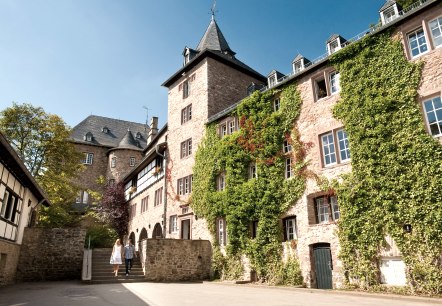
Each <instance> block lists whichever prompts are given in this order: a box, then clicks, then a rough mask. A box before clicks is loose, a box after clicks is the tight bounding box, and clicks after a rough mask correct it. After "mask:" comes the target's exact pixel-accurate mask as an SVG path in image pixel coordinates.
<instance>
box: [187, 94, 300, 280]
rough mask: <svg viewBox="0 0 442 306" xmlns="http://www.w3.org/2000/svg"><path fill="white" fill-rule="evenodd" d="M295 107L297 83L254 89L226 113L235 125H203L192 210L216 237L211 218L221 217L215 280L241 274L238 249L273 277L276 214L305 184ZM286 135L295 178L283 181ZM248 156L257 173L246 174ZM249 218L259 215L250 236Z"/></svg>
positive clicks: (277, 258) (277, 251)
mask: <svg viewBox="0 0 442 306" xmlns="http://www.w3.org/2000/svg"><path fill="white" fill-rule="evenodd" d="M275 96H279V97H280V105H281V108H280V110H279V111H274V110H273V100H274V97H275ZM300 107H301V97H300V94H299V92H298V91H297V90H296V87H295V85H290V86H287V87H286V88H285V89H283V90H282V91H278V92H276V91H274V92H266V93H261V92H258V91H256V92H255V93H254V94H252V95H251V96H249V97H248V98H246V99H244V100H243V101H242V103H241V104H240V105H239V106H238V107H237V108H236V110H234V111H233V113H232V116H236V117H237V118H239V120H240V126H241V128H240V130H239V131H236V132H235V133H233V134H232V135H228V136H225V137H222V138H220V137H219V136H218V134H217V126H216V123H212V124H209V125H208V126H207V128H206V134H205V139H204V140H203V142H202V143H201V144H200V146H199V148H198V151H197V153H196V157H195V165H194V168H193V190H192V204H191V206H192V209H193V210H194V212H195V214H196V215H198V216H201V217H204V218H205V219H206V221H207V224H208V227H209V230H210V232H211V234H212V235H213V236H214V237H215V236H216V228H215V224H216V219H217V218H218V217H225V218H226V223H227V233H228V245H227V247H226V256H223V255H222V254H221V251H220V248H219V246H217V245H216V246H215V252H214V258H213V262H214V264H213V268H214V270H215V274H217V275H218V276H219V277H220V278H223V279H233V278H238V277H239V276H241V275H242V274H243V270H242V264H241V257H242V256H243V255H246V256H247V257H248V258H249V260H250V263H251V266H252V268H253V269H254V270H255V271H256V272H257V275H258V277H259V278H260V279H261V280H263V281H269V280H270V279H272V278H273V277H274V274H275V273H276V272H275V271H277V270H278V269H275V267H276V266H278V265H280V264H281V258H282V245H281V233H282V229H281V226H280V218H281V216H282V215H283V214H284V213H285V212H286V211H287V209H288V208H289V207H290V206H291V205H293V204H294V203H295V201H296V200H298V199H299V197H300V196H301V195H302V193H303V192H304V189H305V175H304V170H305V166H306V162H305V161H304V153H305V152H304V147H305V146H304V145H303V144H302V143H300V142H299V139H298V136H297V135H298V133H297V131H296V130H293V126H294V123H295V120H296V119H297V118H298V116H299V113H300ZM284 139H288V140H289V142H290V143H292V146H293V147H294V148H295V153H294V156H293V158H294V163H293V165H292V166H293V167H294V169H295V170H294V173H295V176H294V177H293V178H291V179H289V180H286V179H285V178H284V167H285V158H286V157H285V156H284V154H283V152H282V144H283V141H284ZM251 162H254V163H255V164H256V168H257V178H252V179H249V178H248V169H249V165H250V163H251ZM221 172H225V174H226V189H225V190H223V191H217V190H216V177H217V176H218V175H219V174H220V173H221ZM253 221H259V222H258V230H257V235H256V238H254V239H252V238H250V234H249V232H250V224H251V222H253ZM290 271H295V270H294V269H292V270H290ZM296 271H299V270H296ZM292 274H296V273H294V272H293V273H292ZM300 275H301V274H300V272H299V275H298V276H297V278H295V280H296V282H302V277H301V276H300ZM289 278H290V279H291V280H288V279H289ZM293 279H294V278H293V277H286V278H285V279H284V281H285V282H286V283H290V282H295V281H293Z"/></svg>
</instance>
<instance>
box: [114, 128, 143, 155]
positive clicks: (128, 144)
mask: <svg viewBox="0 0 442 306" xmlns="http://www.w3.org/2000/svg"><path fill="white" fill-rule="evenodd" d="M118 149H131V150H141V148H140V144H139V143H138V142H137V141H136V140H135V138H134V135H132V132H131V131H130V129H127V133H126V135H124V137H123V138H122V139H121V141H120V143H119V144H118Z"/></svg>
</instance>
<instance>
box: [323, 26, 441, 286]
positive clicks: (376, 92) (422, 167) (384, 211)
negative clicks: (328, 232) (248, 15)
mask: <svg viewBox="0 0 442 306" xmlns="http://www.w3.org/2000/svg"><path fill="white" fill-rule="evenodd" d="M331 62H332V64H333V65H335V67H336V68H337V69H338V70H339V72H340V75H341V93H340V96H341V99H340V101H339V102H338V103H337V105H336V106H335V107H334V110H333V112H334V116H335V117H336V118H338V119H339V120H341V121H342V122H343V124H344V126H345V129H346V131H347V133H348V137H349V141H350V150H351V160H352V173H350V174H348V175H346V176H345V177H344V180H343V182H342V183H341V184H338V186H337V194H338V197H339V205H340V209H341V219H340V221H339V232H338V234H339V239H340V244H341V252H340V258H341V259H342V261H343V263H344V269H345V271H346V276H347V278H348V280H349V281H352V282H353V283H357V284H359V285H361V286H363V287H370V286H373V285H376V284H378V283H379V268H378V263H379V261H378V260H379V258H378V256H379V250H380V249H381V247H382V246H383V245H384V237H385V236H386V235H390V236H391V237H392V238H393V239H394V241H395V242H396V243H397V245H398V248H399V249H400V251H401V253H402V257H403V260H404V262H405V264H406V267H407V268H406V275H407V279H408V283H409V285H410V287H411V288H412V290H414V291H416V292H422V293H433V294H434V293H439V294H440V293H441V292H442V257H441V254H442V222H441V221H442V146H441V145H440V144H439V142H438V141H437V140H436V139H434V138H433V137H431V136H430V135H429V134H428V133H427V131H426V130H425V126H424V119H423V116H422V112H421V110H420V108H419V103H418V102H417V99H416V98H417V90H418V87H419V84H420V81H421V68H422V63H421V62H417V63H413V62H410V61H408V60H407V59H406V57H405V56H404V50H403V47H402V44H401V42H399V41H397V40H395V39H392V38H391V33H384V34H379V35H376V36H370V37H367V38H365V39H363V40H362V41H360V42H359V43H355V44H352V45H350V46H348V47H346V48H345V49H343V50H342V51H340V52H338V53H336V54H335V55H334V56H333V57H332V58H331ZM406 224H409V225H411V227H412V231H411V233H407V232H406V231H404V225H406Z"/></svg>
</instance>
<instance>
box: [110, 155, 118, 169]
mask: <svg viewBox="0 0 442 306" xmlns="http://www.w3.org/2000/svg"><path fill="white" fill-rule="evenodd" d="M116 166H117V158H116V157H115V156H113V157H112V158H111V168H115V167H116Z"/></svg>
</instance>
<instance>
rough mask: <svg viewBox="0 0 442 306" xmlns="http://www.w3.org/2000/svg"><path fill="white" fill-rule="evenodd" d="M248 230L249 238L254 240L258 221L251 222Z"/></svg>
mask: <svg viewBox="0 0 442 306" xmlns="http://www.w3.org/2000/svg"><path fill="white" fill-rule="evenodd" d="M249 229H250V238H252V239H253V238H256V236H257V235H258V221H252V222H251V223H250V226H249Z"/></svg>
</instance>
